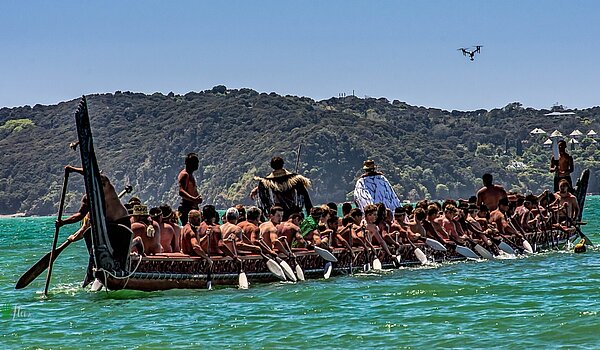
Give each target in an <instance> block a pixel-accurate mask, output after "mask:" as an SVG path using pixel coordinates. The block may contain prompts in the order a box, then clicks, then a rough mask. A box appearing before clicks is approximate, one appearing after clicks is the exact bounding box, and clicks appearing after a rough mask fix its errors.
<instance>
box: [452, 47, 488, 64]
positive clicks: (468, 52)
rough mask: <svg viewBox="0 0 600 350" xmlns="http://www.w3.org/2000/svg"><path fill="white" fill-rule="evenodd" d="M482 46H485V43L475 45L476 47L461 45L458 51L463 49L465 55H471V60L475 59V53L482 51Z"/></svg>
mask: <svg viewBox="0 0 600 350" xmlns="http://www.w3.org/2000/svg"><path fill="white" fill-rule="evenodd" d="M482 47H483V45H475V46H474V47H470V48H464V47H461V48H460V49H458V51H461V52H462V54H463V56H465V57H470V58H469V59H470V60H471V61H475V54H476V53H481V48H482Z"/></svg>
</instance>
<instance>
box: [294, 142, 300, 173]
mask: <svg viewBox="0 0 600 350" xmlns="http://www.w3.org/2000/svg"><path fill="white" fill-rule="evenodd" d="M301 150H302V144H299V145H298V152H296V171H295V173H296V174H297V173H298V167H299V166H300V151H301Z"/></svg>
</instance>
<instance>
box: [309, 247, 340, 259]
mask: <svg viewBox="0 0 600 350" xmlns="http://www.w3.org/2000/svg"><path fill="white" fill-rule="evenodd" d="M315 253H317V254H319V256H320V257H321V258H323V260H325V261H330V262H337V261H338V259H337V258H336V257H335V256H334V255H333V254H331V252H330V251H329V250H326V249H323V248H320V247H315Z"/></svg>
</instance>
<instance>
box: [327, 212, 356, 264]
mask: <svg viewBox="0 0 600 350" xmlns="http://www.w3.org/2000/svg"><path fill="white" fill-rule="evenodd" d="M353 226H354V219H353V218H352V217H351V216H350V215H347V216H344V217H343V218H342V225H341V226H338V229H337V231H336V232H335V233H334V238H333V240H332V242H331V243H332V247H335V248H346V249H347V250H348V251H349V252H350V255H351V256H352V258H354V252H353V251H352V246H351V244H350V241H351V240H352V227H353Z"/></svg>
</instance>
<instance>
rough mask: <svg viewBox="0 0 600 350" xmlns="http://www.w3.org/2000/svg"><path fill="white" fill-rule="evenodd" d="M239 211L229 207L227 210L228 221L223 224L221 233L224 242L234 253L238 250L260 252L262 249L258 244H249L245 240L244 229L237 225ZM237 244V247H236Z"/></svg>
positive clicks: (226, 218)
mask: <svg viewBox="0 0 600 350" xmlns="http://www.w3.org/2000/svg"><path fill="white" fill-rule="evenodd" d="M239 215H240V214H239V212H238V210H237V209H236V208H229V209H227V211H226V212H225V220H226V222H225V223H224V224H223V225H221V227H220V228H221V235H222V237H223V242H224V244H225V245H227V247H228V248H230V250H231V251H233V252H234V253H235V252H236V251H238V252H239V251H240V250H243V251H250V252H260V251H261V249H260V247H259V246H257V245H253V244H249V243H248V242H246V241H245V240H244V230H242V228H241V227H239V226H238V225H237V220H238V218H239ZM234 245H235V247H234Z"/></svg>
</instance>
